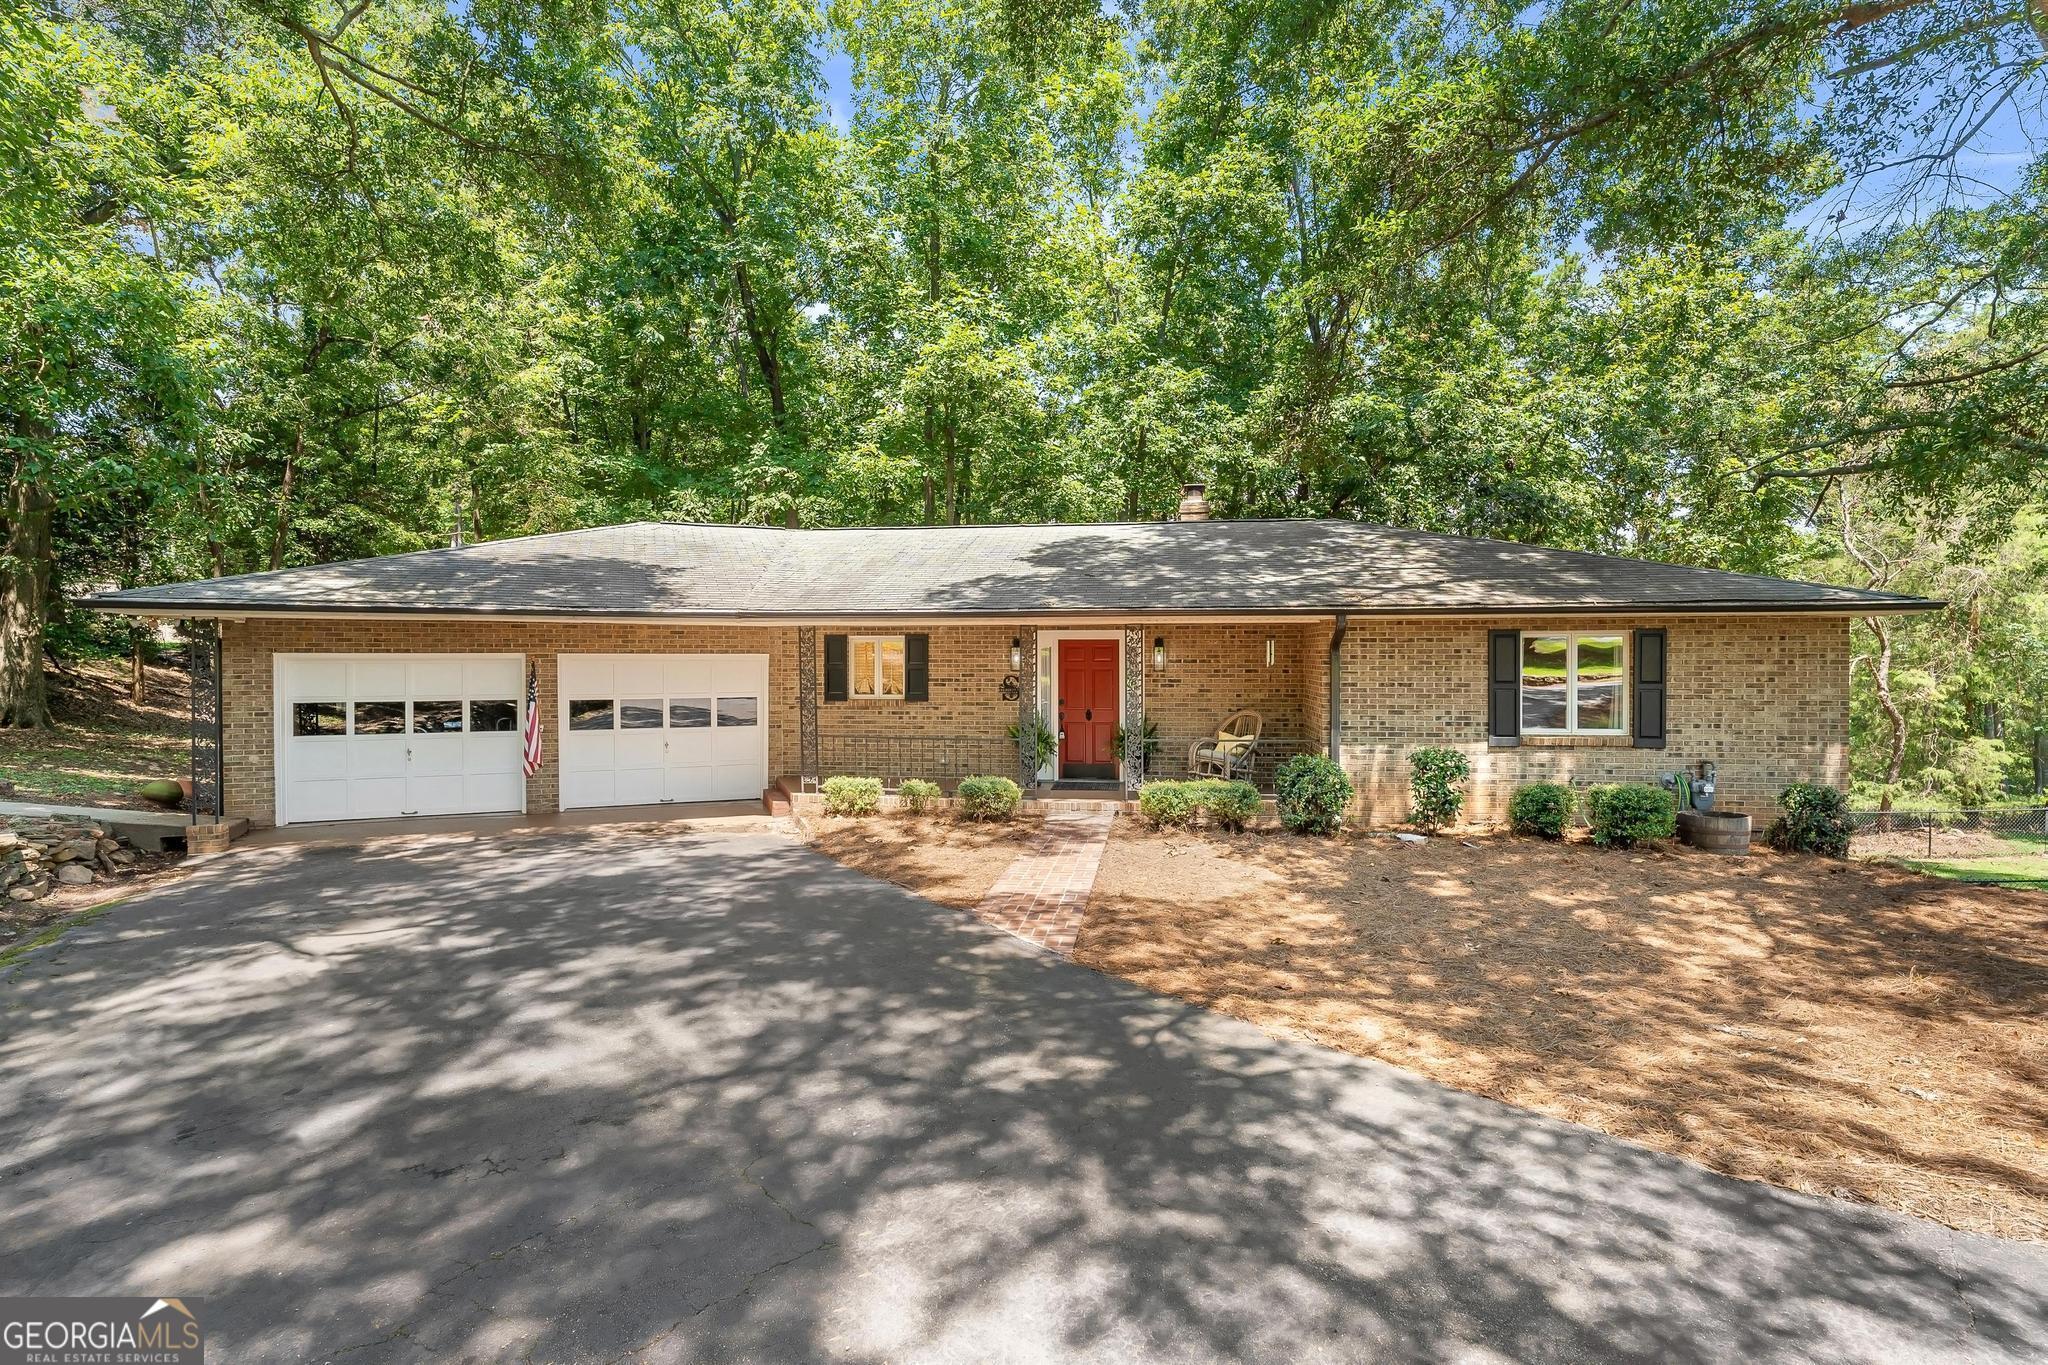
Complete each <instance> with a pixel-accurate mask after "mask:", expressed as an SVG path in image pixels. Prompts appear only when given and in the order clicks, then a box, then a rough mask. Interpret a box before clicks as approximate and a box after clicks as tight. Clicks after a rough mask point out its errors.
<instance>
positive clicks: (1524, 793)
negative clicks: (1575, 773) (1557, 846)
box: [1508, 782, 1577, 839]
mask: <svg viewBox="0 0 2048 1365" xmlns="http://www.w3.org/2000/svg"><path fill="white" fill-rule="evenodd" d="M1575 804H1577V802H1576V801H1575V800H1574V798H1573V796H1572V789H1571V788H1570V787H1561V786H1559V785H1558V784H1556V783H1555V782H1531V783H1530V784H1529V785H1528V786H1526V787H1517V788H1515V794H1514V796H1513V798H1512V799H1510V800H1509V801H1508V823H1509V824H1510V825H1513V826H1514V828H1515V833H1517V834H1534V835H1538V836H1540V837H1541V838H1545V839H1562V838H1564V827H1565V826H1566V825H1568V824H1570V823H1571V819H1572V807H1573V806H1574V805H1575Z"/></svg>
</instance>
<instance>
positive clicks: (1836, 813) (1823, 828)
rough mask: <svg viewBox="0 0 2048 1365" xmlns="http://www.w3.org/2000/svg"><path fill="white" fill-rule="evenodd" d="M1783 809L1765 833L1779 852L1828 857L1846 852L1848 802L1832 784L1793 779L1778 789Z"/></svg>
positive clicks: (1848, 824) (1845, 854) (1848, 833)
mask: <svg viewBox="0 0 2048 1365" xmlns="http://www.w3.org/2000/svg"><path fill="white" fill-rule="evenodd" d="M1778 804H1779V805H1781V806H1783V807H1784V808H1785V813H1784V814H1783V815H1781V816H1779V817H1778V818H1777V819H1776V820H1774V821H1772V822H1771V828H1770V833H1769V834H1768V835H1767V836H1766V837H1767V838H1768V839H1769V840H1770V845H1771V847H1772V848H1775V849H1777V850H1778V851H1779V852H1781V853H1821V854H1825V855H1827V856H1828V857H1830V858H1846V857H1848V856H1849V835H1850V834H1851V833H1852V832H1853V830H1854V827H1853V826H1852V825H1850V823H1849V803H1848V801H1847V800H1846V799H1845V798H1844V797H1843V795H1842V794H1841V793H1840V792H1838V791H1836V790H1835V789H1834V788H1833V787H1822V786H1816V785H1815V784H1813V783H1811V782H1794V783H1793V784H1792V785H1791V786H1789V787H1787V788H1785V790H1783V791H1781V792H1779V793H1778Z"/></svg>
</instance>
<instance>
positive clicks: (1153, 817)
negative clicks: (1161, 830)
mask: <svg viewBox="0 0 2048 1365" xmlns="http://www.w3.org/2000/svg"><path fill="white" fill-rule="evenodd" d="M1193 786H1194V784H1193V783H1192V782H1147V783H1146V784H1145V785H1144V786H1142V787H1140V788H1138V814H1140V815H1142V816H1144V817H1145V818H1146V819H1147V820H1150V821H1151V822H1152V823H1153V824H1155V825H1167V826H1172V825H1185V824H1188V823H1190V822H1192V821H1193V820H1194V818H1195V811H1196V809H1197V807H1196V805H1195V794H1194V792H1193V791H1192V790H1190V788H1192V787H1193Z"/></svg>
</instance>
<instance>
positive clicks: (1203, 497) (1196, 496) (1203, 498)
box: [1174, 483, 1209, 521]
mask: <svg viewBox="0 0 2048 1365" xmlns="http://www.w3.org/2000/svg"><path fill="white" fill-rule="evenodd" d="M1208 492H1209V485H1207V484H1205V483H1184V484H1182V485H1181V486H1180V511H1179V512H1178V513H1177V514H1176V515H1175V518H1174V519H1175V520H1176V521H1207V520H1208V519H1209V498H1208Z"/></svg>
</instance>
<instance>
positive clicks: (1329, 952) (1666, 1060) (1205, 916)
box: [1075, 820, 2048, 1241]
mask: <svg viewBox="0 0 2048 1365" xmlns="http://www.w3.org/2000/svg"><path fill="white" fill-rule="evenodd" d="M1075 956H1076V960H1077V961H1080V962H1083V963H1085V964H1087V965H1089V966H1092V967H1095V968H1098V969H1099V970H1102V971H1105V972H1111V973H1114V974H1116V975H1118V976H1123V977H1127V978H1129V979H1130V980H1132V981H1135V982H1137V983H1139V984H1140V985H1143V986H1146V987H1149V988H1151V989H1153V990H1156V991H1160V992H1163V993H1166V994H1171V995H1176V996H1180V997H1183V998H1185V999H1188V1000H1191V1001H1195V1002H1197V1003H1199V1004H1202V1005H1206V1006H1209V1007H1211V1008H1214V1009H1217V1010H1221V1011H1223V1012H1224V1013H1227V1014H1233V1015H1237V1016H1239V1017H1242V1018H1245V1019H1248V1020H1251V1021H1253V1022H1255V1023H1258V1024H1260V1025H1263V1026H1265V1027H1267V1028H1270V1029H1273V1030H1275V1031H1277V1032H1283V1033H1289V1034H1294V1035H1298V1036H1302V1037H1307V1038H1310V1039H1313V1040H1315V1041H1317V1042H1319V1043H1323V1044H1326V1045H1328V1046H1331V1047H1336V1048H1341V1049H1343V1050H1345V1051H1347V1052H1353V1053H1357V1054H1360V1055H1363V1056H1369V1057H1377V1058H1380V1059H1382V1060H1384V1061H1387V1062H1391V1063H1393V1064H1394V1065H1397V1066H1401V1067H1405V1068H1408V1069H1409V1070H1412V1071H1417V1072H1420V1073H1422V1074H1423V1075H1425V1076H1429V1077H1431V1078H1433V1079H1435V1080H1439V1081H1442V1082H1444V1083H1446V1084H1449V1085H1454V1086H1457V1087H1459V1088H1460V1089H1464V1090H1470V1091H1476V1092H1478V1093H1480V1094H1484V1095H1490V1096H1494V1097H1496V1098H1498V1099H1502V1100H1505V1101H1507V1102H1509V1103H1511V1104H1517V1105H1522V1106H1524V1107H1527V1108H1530V1109H1535V1110H1539V1111H1541V1112H1543V1113H1546V1114H1552V1115H1555V1116H1557V1117H1560V1118H1563V1119H1567V1120H1570V1121H1572V1122H1576V1123H1582V1124H1586V1125H1588V1126H1590V1127H1593V1128H1597V1129H1600V1130H1601V1131H1603V1132H1608V1133H1612V1134H1615V1135H1617V1136H1620V1137H1625V1138H1628V1139H1631V1140H1633V1141H1636V1142H1640V1143H1643V1144H1644V1145H1646V1146H1650V1147H1655V1148H1659V1149H1661V1150H1663V1151H1667V1152H1673V1153H1677V1154H1679V1155H1682V1156H1685V1157H1689V1158H1691V1159H1693V1160H1696V1161H1699V1162H1701V1163H1702V1164H1704V1165H1707V1166H1710V1167H1713V1168H1714V1169H1716V1170H1720V1171H1724V1172H1727V1173H1729V1174H1731V1175H1736V1176H1742V1177H1746V1178H1750V1179H1756V1180H1767V1181H1771V1182H1773V1183H1776V1184H1779V1185H1784V1186H1789V1187H1791V1188H1793V1189H1798V1190H1805V1191H1808V1192H1812V1193H1820V1194H1832V1195H1835V1196H1838V1197H1846V1198H1854V1199H1861V1200H1866V1201H1869V1202H1872V1203H1876V1204H1881V1205H1884V1206H1887V1207H1890V1208H1894V1209H1898V1210H1901V1211H1904V1212H1907V1213H1913V1214H1917V1215H1920V1216H1923V1217H1928V1218H1934V1219H1938V1220H1940V1221H1941V1222H1944V1223H1947V1224H1949V1225H1950V1226H1953V1227H1958V1228H1966V1229H1971V1230H1974V1231H1979V1232H1987V1233H1992V1234H1995V1235H1998V1236H2004V1237H2019V1238H2028V1239H2032V1240H2037V1241H2048V894H2040V893H2034V892H2026V891H2014V890H2009V889H2000V888H1990V887H1967V886H1958V885H1955V884H1952V883H1947V882H1942V881H1938V880H1934V879H1931V878H1928V877H1924V876H1920V875H1917V874H1914V873H1911V872H1906V871H1902V870H1898V869H1894V868H1889V867H1884V866H1879V865H1874V864H1845V863H1838V862H1829V861H1825V860H1821V859H1816V858H1805V857H1782V856H1776V855H1770V854H1757V855H1753V856H1751V857H1749V858H1743V859H1731V858H1716V857H1712V856H1710V855H1707V854H1702V853H1697V852H1693V851H1691V850H1688V849H1681V848H1676V847H1673V848H1670V849H1659V850H1654V851H1637V852H1619V851H1608V850H1601V849H1596V848H1594V847H1592V846H1590V845H1586V844H1573V845H1566V846H1562V847H1560V846H1556V845H1550V844H1544V843H1542V842H1540V841H1534V840H1520V839H1513V838H1507V837H1500V838H1493V839H1472V840H1460V839H1437V840H1432V841H1430V842H1429V843H1427V844H1421V845H1414V844H1404V843H1400V842H1397V841H1395V840H1393V839H1390V838H1384V837H1377V838H1375V837H1366V836H1353V837H1347V838H1343V839H1338V840H1331V841H1318V840H1309V839H1300V838H1294V837H1289V836H1279V835H1257V834H1248V835H1238V836H1235V837H1232V836H1220V835H1216V836H1212V835H1206V834H1205V835H1195V834H1162V833H1154V832H1150V831H1147V830H1146V829H1144V828H1143V827H1142V826H1139V825H1137V824H1136V823H1135V822H1132V821H1124V820H1119V821H1118V822H1117V827H1116V832H1115V834H1114V835H1113V837H1112V839H1111V841H1110V845H1109V848H1108V851H1107V852H1106V854H1105V856H1104V859H1103V863H1102V870H1101V873H1100V875H1099V877H1098V879H1097V882H1096V886H1095V894H1094V897H1093V899H1092V900H1091V901H1090V904H1089V914H1088V919H1087V922H1086V924H1085V926H1084V927H1083V929H1082V931H1081V938H1080V943H1079V946H1078V948H1077V951H1076V954H1075Z"/></svg>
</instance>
